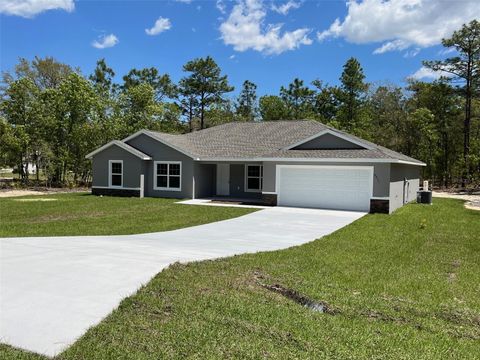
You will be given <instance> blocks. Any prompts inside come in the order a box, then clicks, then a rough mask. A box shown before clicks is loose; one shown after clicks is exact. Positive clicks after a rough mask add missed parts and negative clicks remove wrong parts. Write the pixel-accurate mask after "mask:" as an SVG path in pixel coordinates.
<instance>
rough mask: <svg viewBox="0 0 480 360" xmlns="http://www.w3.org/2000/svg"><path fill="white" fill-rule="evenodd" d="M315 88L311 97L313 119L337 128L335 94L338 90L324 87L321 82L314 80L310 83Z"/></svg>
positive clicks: (337, 103)
mask: <svg viewBox="0 0 480 360" xmlns="http://www.w3.org/2000/svg"><path fill="white" fill-rule="evenodd" d="M312 85H313V86H315V94H314V96H313V102H312V109H313V113H314V115H315V118H316V119H318V120H320V121H322V122H323V123H325V124H329V125H332V126H334V127H338V123H337V120H336V119H337V112H338V106H339V102H338V98H337V96H336V94H337V93H338V89H337V88H335V87H331V86H328V85H325V84H324V83H323V82H322V81H321V80H319V79H316V80H314V81H312Z"/></svg>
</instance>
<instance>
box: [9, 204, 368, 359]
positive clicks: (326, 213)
mask: <svg viewBox="0 0 480 360" xmlns="http://www.w3.org/2000/svg"><path fill="white" fill-rule="evenodd" d="M363 215H365V214H364V213H359V212H349V211H330V210H317V209H297V208H281V207H275V208H269V209H265V210H261V211H257V212H254V213H251V214H248V215H244V216H241V217H238V218H234V219H230V220H225V221H220V222H216V223H210V224H205V225H200V226H194V227H190V228H185V229H179V230H174V231H166V232H159V233H150V234H139V235H117V236H64V237H30V238H29V237H27V238H1V239H0V342H3V343H7V344H10V345H12V346H16V347H19V348H23V349H26V350H30V351H34V352H37V353H41V354H44V355H47V356H53V355H56V354H58V353H60V352H61V351H62V350H64V349H65V348H66V347H68V346H69V345H71V344H72V343H73V342H74V341H75V340H76V339H78V338H79V337H80V336H81V335H83V334H84V333H85V331H86V330H87V329H88V328H89V327H91V326H94V325H96V324H98V323H99V322H100V321H101V320H102V319H103V318H104V317H105V316H107V315H108V314H109V313H110V312H111V311H112V310H113V309H115V308H116V307H117V306H118V305H119V303H120V301H121V300H122V299H123V298H125V297H127V296H129V295H131V294H133V293H134V292H135V291H136V290H137V289H138V288H139V287H140V286H141V285H143V284H146V283H147V282H148V281H149V280H150V279H151V278H152V277H153V276H155V275H156V274H157V273H158V272H160V271H161V270H162V269H164V268H165V267H167V266H169V265H170V264H172V263H174V262H177V261H179V262H191V261H199V260H206V259H215V258H220V257H226V256H232V255H236V254H242V253H253V252H258V251H270V250H278V249H284V248H288V247H291V246H295V245H301V244H304V243H307V242H310V241H312V240H314V239H318V238H320V237H322V236H324V235H327V234H330V233H332V232H333V231H336V230H338V229H340V228H342V227H344V226H345V225H348V224H349V223H351V222H353V221H355V220H357V219H358V218H360V217H362V216H363Z"/></svg>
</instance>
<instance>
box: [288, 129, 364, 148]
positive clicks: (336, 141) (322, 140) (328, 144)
mask: <svg viewBox="0 0 480 360" xmlns="http://www.w3.org/2000/svg"><path fill="white" fill-rule="evenodd" d="M361 148H362V147H361V146H358V145H357V144H354V143H351V142H350V141H347V140H344V139H342V138H339V137H338V136H335V135H332V134H329V133H327V134H324V135H320V136H319V137H317V138H315V139H313V140H310V141H307V142H306V143H304V144H302V145H299V146H297V147H295V149H361Z"/></svg>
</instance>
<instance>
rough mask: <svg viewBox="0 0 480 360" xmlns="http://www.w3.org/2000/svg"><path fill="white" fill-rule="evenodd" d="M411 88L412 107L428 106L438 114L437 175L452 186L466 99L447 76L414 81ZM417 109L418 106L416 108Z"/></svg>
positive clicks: (447, 184) (435, 117) (427, 107)
mask: <svg viewBox="0 0 480 360" xmlns="http://www.w3.org/2000/svg"><path fill="white" fill-rule="evenodd" d="M407 89H408V90H410V91H411V92H412V93H413V94H412V97H411V98H410V99H409V102H408V105H409V107H410V108H412V109H420V108H426V109H428V110H429V111H430V112H431V113H432V114H433V116H434V128H435V132H436V133H437V138H438V144H435V147H436V148H438V151H437V154H438V155H437V158H436V159H434V162H435V164H432V165H434V166H435V168H436V169H438V173H437V174H435V175H437V177H438V178H440V179H441V183H442V184H443V185H444V186H449V183H450V180H451V176H452V170H453V168H454V164H455V162H456V161H457V160H458V155H457V154H459V153H460V152H461V148H459V147H458V144H459V143H461V133H462V130H461V128H460V126H459V123H458V119H459V118H460V115H461V112H462V111H461V105H462V101H461V99H460V97H459V94H458V93H457V92H456V91H455V89H454V88H453V87H452V86H451V85H450V84H449V83H448V82H447V81H446V80H444V79H443V80H437V81H434V82H432V83H426V82H421V81H410V83H409V85H408V88H407ZM413 111H414V110H413Z"/></svg>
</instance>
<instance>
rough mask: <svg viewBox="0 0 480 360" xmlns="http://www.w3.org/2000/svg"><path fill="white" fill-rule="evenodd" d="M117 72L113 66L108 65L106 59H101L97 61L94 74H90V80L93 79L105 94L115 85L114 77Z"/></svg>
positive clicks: (94, 84) (96, 86) (94, 83)
mask: <svg viewBox="0 0 480 360" xmlns="http://www.w3.org/2000/svg"><path fill="white" fill-rule="evenodd" d="M114 76H115V72H114V71H113V69H112V68H110V67H108V65H107V63H106V62H105V59H100V60H98V61H97V66H96V67H95V70H94V71H93V74H91V75H90V76H89V79H90V81H92V83H93V86H94V87H95V88H96V89H98V90H99V91H100V92H101V93H103V94H110V92H111V91H112V86H113V78H114Z"/></svg>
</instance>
